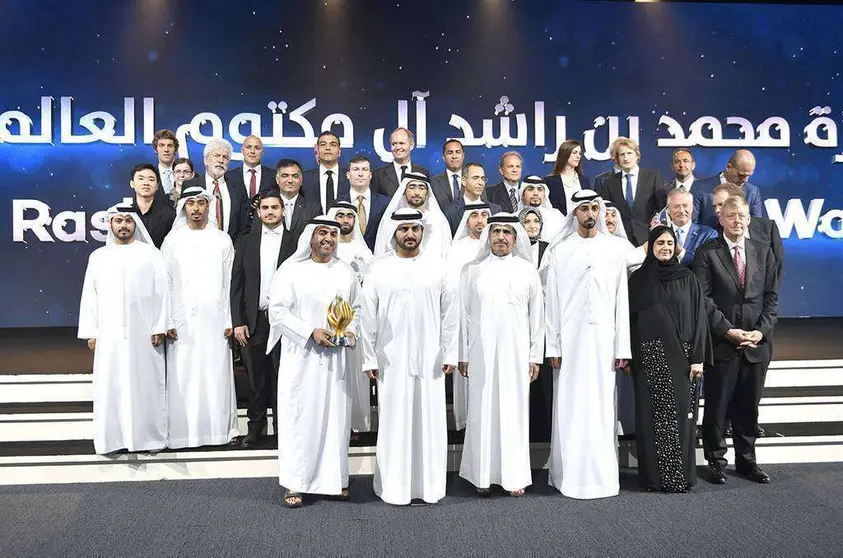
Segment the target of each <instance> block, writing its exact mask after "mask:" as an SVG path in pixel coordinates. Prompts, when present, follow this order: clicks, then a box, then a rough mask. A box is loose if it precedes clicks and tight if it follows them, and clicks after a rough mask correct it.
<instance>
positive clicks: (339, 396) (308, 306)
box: [268, 216, 362, 508]
mask: <svg viewBox="0 0 843 558" xmlns="http://www.w3.org/2000/svg"><path fill="white" fill-rule="evenodd" d="M339 235H340V225H339V223H337V222H336V221H333V220H331V219H330V218H328V217H326V216H318V217H316V218H314V219H313V220H312V221H311V222H310V223H309V224H308V225H307V226H306V227H305V229H304V231H303V232H302V234H301V236H300V237H299V241H298V248H297V250H296V253H295V254H293V255H292V256H290V258H288V259H287V261H285V262H284V263H283V264H281V267H280V268H278V271H277V272H275V276H274V277H273V279H272V286H271V287H270V290H269V324H270V328H271V329H270V334H269V343H268V344H269V346H274V345H275V343H276V342H278V340H279V339H280V340H281V355H280V366H279V368H278V409H277V410H276V411H277V412H278V461H279V466H280V467H279V468H280V475H279V479H278V480H279V483H280V484H281V486H283V487H284V488H285V489H286V492H285V494H284V504H285V505H286V506H287V507H291V508H297V507H300V506H301V505H302V494H327V495H334V496H339V497H340V498H341V499H343V500H348V499H349V498H351V493H350V492H349V490H348V443H349V437H348V433H349V431H350V428H349V415H350V410H351V399H350V397H349V389H348V382H349V381H350V379H349V374H351V373H352V370H351V369H350V368H349V366H348V358H349V355H348V351H350V350H358V351H359V350H360V349H359V348H358V349H354V346H355V345H356V343H357V338H356V336H355V332H356V331H357V318H356V317H355V319H354V320H353V321H351V323H350V324H349V325H348V327H346V329H345V339H344V341H345V342H347V343H348V345H349V347H348V348H343V347H338V346H337V345H336V343H337V342H338V341H339V340H338V339H334V338H332V336H333V335H334V331H332V330H330V329H328V327H329V326H328V321H327V317H326V316H327V311H328V308H329V305H331V303H333V302H335V301H337V300H339V297H341V298H342V300H343V301H344V302H345V303H347V304H348V305H350V306H351V307H354V306H356V305H357V302H358V301H357V284H358V283H357V275H356V274H355V273H354V270H353V269H352V268H351V266H349V265H348V264H346V263H345V262H343V261H340V260H339V259H337V257H336V248H337V240H338V238H339ZM357 373H358V374H362V373H361V372H360V371H359V370H358V371H357Z"/></svg>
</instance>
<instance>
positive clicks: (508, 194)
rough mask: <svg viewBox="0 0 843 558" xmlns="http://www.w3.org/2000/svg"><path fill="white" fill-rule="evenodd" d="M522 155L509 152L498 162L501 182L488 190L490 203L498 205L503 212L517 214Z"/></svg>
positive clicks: (487, 195) (487, 196) (487, 194)
mask: <svg viewBox="0 0 843 558" xmlns="http://www.w3.org/2000/svg"><path fill="white" fill-rule="evenodd" d="M523 166H524V164H523V161H522V159H521V154H520V153H518V152H517V151H507V152H506V153H504V154H503V155H501V158H500V160H499V161H498V172H500V174H501V181H500V182H498V183H497V184H493V185H492V186H489V187H488V188H486V199H487V200H488V201H489V203H494V204H497V205H499V206H500V207H501V211H505V212H507V213H517V212H518V209H519V208H520V204H519V203H518V200H520V199H521V174H522V172H523Z"/></svg>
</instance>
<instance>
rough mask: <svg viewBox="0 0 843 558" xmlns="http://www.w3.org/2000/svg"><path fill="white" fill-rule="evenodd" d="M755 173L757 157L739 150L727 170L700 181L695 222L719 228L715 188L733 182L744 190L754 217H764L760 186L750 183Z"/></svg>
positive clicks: (697, 183)
mask: <svg viewBox="0 0 843 558" xmlns="http://www.w3.org/2000/svg"><path fill="white" fill-rule="evenodd" d="M754 172H755V155H753V154H752V152H751V151H749V150H747V149H738V150H737V151H735V152H734V153H732V156H731V157H729V162H728V163H726V168H725V169H723V172H721V173H720V174H719V175H717V176H712V177H711V178H706V179H705V180H698V181H697V182H696V185H695V186H694V190H693V194H694V222H695V223H700V224H702V225H705V226H707V227H712V228H714V227H716V226H717V214H716V213H715V211H714V206H713V200H712V196H713V191H714V187H715V186H717V185H718V184H722V183H724V182H731V183H732V184H737V185H738V186H739V187H741V188H743V192H744V194H743V195H744V197H745V198H746V201H747V203H748V204H749V214H750V216H752V217H763V216H764V202H763V200H762V199H761V190H759V188H758V186H755V185H754V184H750V183H749V179H750V178H751V177H752V174H753V173H754Z"/></svg>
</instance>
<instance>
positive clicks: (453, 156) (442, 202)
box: [430, 139, 465, 212]
mask: <svg viewBox="0 0 843 558" xmlns="http://www.w3.org/2000/svg"><path fill="white" fill-rule="evenodd" d="M442 160H443V161H445V172H443V173H440V174H437V175H436V176H434V177H433V178H432V179H431V180H430V188H431V190H433V195H434V196H435V197H436V201H437V202H439V209H441V210H442V211H443V212H444V211H446V210H447V209H448V206H450V205H451V204H452V203H454V200H456V199H459V198H460V196H461V195H462V191H461V189H460V185H461V178H460V177H461V176H462V165H463V162H465V151H464V150H463V147H462V143H461V142H460V140H455V139H449V140H448V141H446V142H445V143H444V144H443V145H442Z"/></svg>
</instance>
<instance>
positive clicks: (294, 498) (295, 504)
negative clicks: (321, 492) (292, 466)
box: [284, 490, 303, 508]
mask: <svg viewBox="0 0 843 558" xmlns="http://www.w3.org/2000/svg"><path fill="white" fill-rule="evenodd" d="M302 503H303V502H302V497H301V494H299V493H298V492H290V491H289V490H288V491H287V493H286V494H284V505H285V506H287V507H288V508H300V507H301V506H302Z"/></svg>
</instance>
